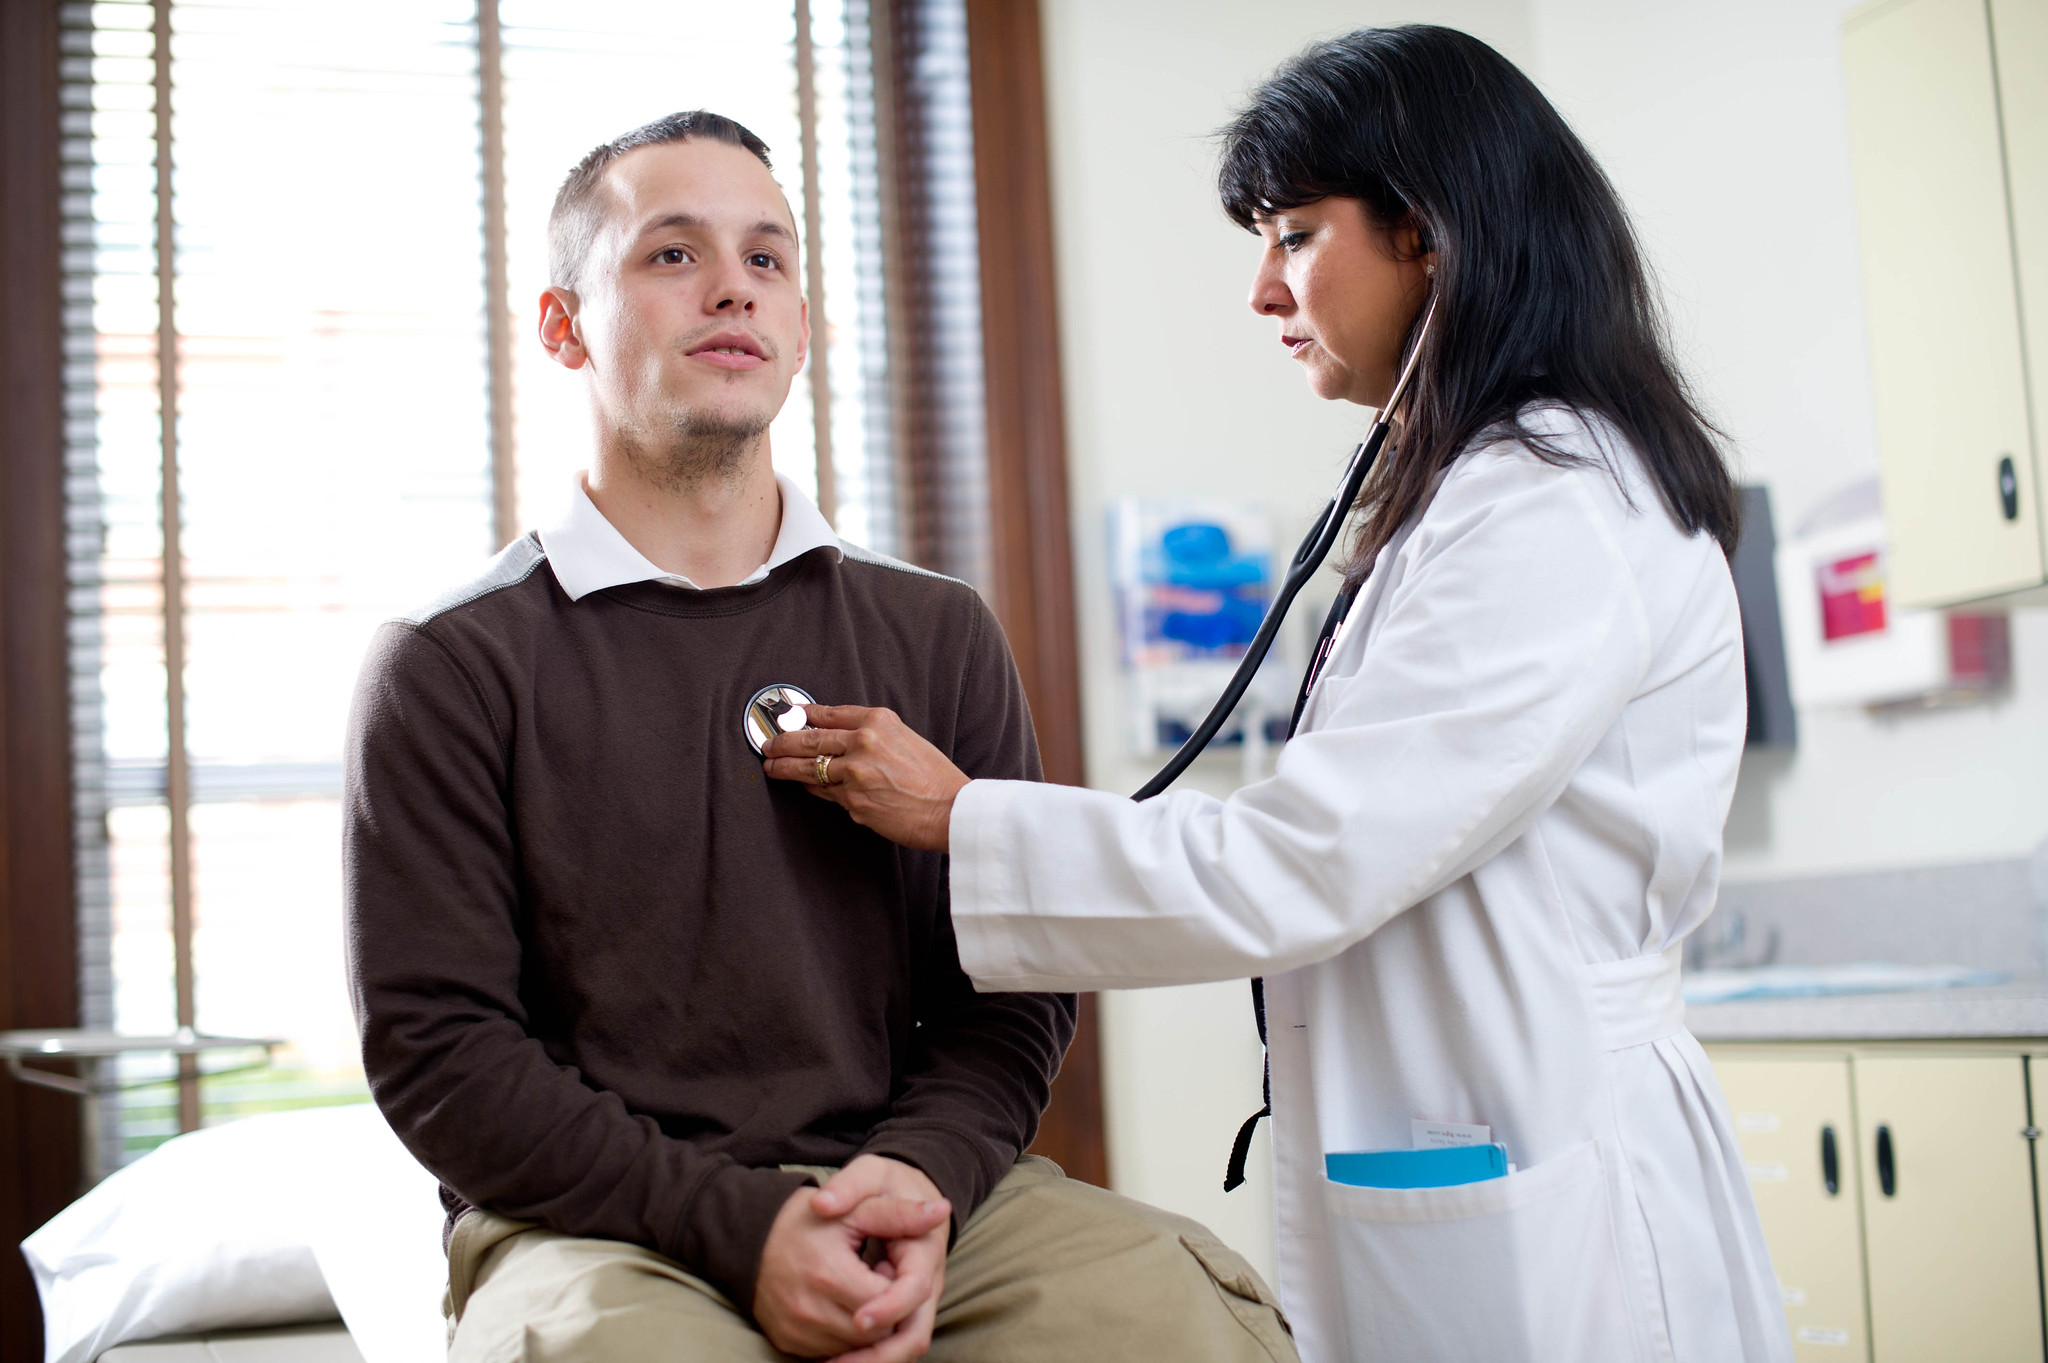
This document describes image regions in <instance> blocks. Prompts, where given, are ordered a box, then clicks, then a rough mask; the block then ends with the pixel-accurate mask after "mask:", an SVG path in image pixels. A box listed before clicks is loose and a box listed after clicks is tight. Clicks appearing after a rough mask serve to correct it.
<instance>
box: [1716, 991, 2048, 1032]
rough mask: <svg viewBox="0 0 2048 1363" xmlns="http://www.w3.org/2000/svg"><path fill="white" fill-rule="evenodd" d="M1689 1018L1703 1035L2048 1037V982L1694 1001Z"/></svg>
mask: <svg viewBox="0 0 2048 1363" xmlns="http://www.w3.org/2000/svg"><path fill="white" fill-rule="evenodd" d="M1685 1025H1686V1027H1687V1029H1688V1030H1690V1031H1691V1032H1692V1034H1693V1035H1694V1036H1696V1037H1698V1038H1699V1039H1700V1040H1701V1041H1881V1040H1936V1039H1944V1038H1971V1037H1977V1038H1990V1037H2004V1038H2011V1037H2042V1038H2048V982H2044V981H2041V980H2016V981H2012V982H2010V983H2006V984H1993V985H1979V986H1975V987H1968V988H1959V989H1926V990H1912V991H1904V992H1900V993H1893V994H1835V995H1830V996H1822V997H1818V998H1799V999H1738V1000H1734V1001H1732V1002H1729V1003H1712V1004H1688V1005H1687V1006H1686V1010H1685Z"/></svg>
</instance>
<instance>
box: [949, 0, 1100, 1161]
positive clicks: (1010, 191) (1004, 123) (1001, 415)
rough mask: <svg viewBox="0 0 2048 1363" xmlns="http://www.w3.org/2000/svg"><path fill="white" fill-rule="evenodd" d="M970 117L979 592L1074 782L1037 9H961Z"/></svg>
mask: <svg viewBox="0 0 2048 1363" xmlns="http://www.w3.org/2000/svg"><path fill="white" fill-rule="evenodd" d="M966 10H967V63H968V73H969V83H970V85H971V87H972V91H973V95H972V98H973V109H974V194H975V221H976V226H977V231H978V233H979V236H980V247H981V326H982V355H983V359H982V370H983V376H984V377H983V391H984V402H985V403H986V405H987V413H988V517H989V559H990V575H991V581H990V584H989V587H990V591H989V595H990V598H991V603H992V605H993V607H994V609H995V612H996V618H997V619H999V620H1001V621H1002V623H1003V630H1004V632H1005V633H1006V634H1008V635H1009V638H1010V650H1011V652H1012V653H1013V654H1015V656H1016V659H1017V668H1018V671H1019V672H1021V673H1022V674H1023V678H1024V692H1025V695H1026V696H1027V697H1028V698H1029V700H1030V702H1031V714H1032V719H1033V721H1034V722H1035V724H1036V726H1037V729H1038V747H1039V752H1040V754H1041V756H1042V757H1043V760H1044V763H1045V779H1046V780H1048V781H1054V782H1058V783H1059V784H1061V785H1072V786H1078V785H1081V784H1083V783H1084V769H1083V766H1082V755H1081V670H1080V651H1079V646H1078V644H1077V642H1076V630H1075V622H1074V555H1073V549H1072V544H1071V540H1070V535H1069V530H1068V514H1069V513H1068V503H1067V445H1066V405H1065V398H1064V394H1063V393H1062V390H1061V385H1060V344H1059V307H1058V276H1057V274H1056V272H1055V262H1054V258H1053V226H1052V173H1051V169H1052V168H1051V163H1050V156H1049V150H1048V146H1047V137H1046V121H1045V69H1044V59H1043V52H1042V39H1041V33H1040V27H1039V9H1038V0H966ZM1032 1148H1033V1149H1034V1150H1036V1151H1038V1152H1039V1153H1042V1154H1045V1155H1048V1156H1050V1157H1051V1158H1053V1159H1054V1160H1057V1161H1058V1162H1059V1163H1060V1164H1061V1166H1062V1167H1064V1168H1065V1169H1066V1171H1067V1172H1068V1173H1069V1174H1071V1175H1073V1176H1074V1177H1076V1178H1081V1179H1085V1180H1087V1181H1088V1182H1090V1183H1096V1184H1107V1182H1108V1177H1109V1168H1108V1158H1107V1152H1106V1149H1105V1145H1104V1140H1103V1127H1102V1062H1101V1046H1100V1042H1099V1040H1098V1036H1097V1026H1096V1009H1095V999H1094V996H1093V995H1084V996H1083V997H1082V1000H1081V1025H1080V1028H1079V1030H1078V1031H1077V1032H1076V1034H1075V1036H1074V1044H1073V1046H1072V1048H1071V1049H1069V1051H1068V1052H1067V1060H1066V1065H1065V1067H1064V1068H1063V1069H1062V1070H1061V1071H1060V1076H1059V1079H1058V1081H1057V1082H1056V1083H1055V1084H1054V1086H1053V1101H1052V1106H1051V1107H1050V1108H1049V1109H1047V1111H1046V1114H1045V1122H1044V1125H1043V1127H1042V1128H1041V1129H1040V1132H1039V1137H1038V1141H1037V1143H1036V1144H1035V1145H1034V1146H1033V1147H1032Z"/></svg>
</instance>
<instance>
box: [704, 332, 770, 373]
mask: <svg viewBox="0 0 2048 1363" xmlns="http://www.w3.org/2000/svg"><path fill="white" fill-rule="evenodd" d="M685 353H687V354H688V355H689V357H690V358H691V359H693V360H702V361H704V362H705V363H706V364H709V365H714V366H716V367H717V368H720V369H759V368H760V367H761V366H762V365H764V364H766V363H768V356H767V354H766V347H764V346H763V345H762V344H761V343H760V342H759V341H757V340H755V339H754V338H753V337H751V336H748V335H745V334H744V333H742V332H737V331H721V332H719V333H718V334H716V335H714V336H706V337H705V338H704V339H703V340H701V341H699V342H698V343H697V344H695V345H693V346H691V347H690V349H689V350H688V351H687V352H685Z"/></svg>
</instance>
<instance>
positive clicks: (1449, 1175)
mask: <svg viewBox="0 0 2048 1363" xmlns="http://www.w3.org/2000/svg"><path fill="white" fill-rule="evenodd" d="M1323 1172H1324V1173H1325V1174H1327V1175H1328V1176H1329V1179H1330V1182H1332V1183H1348V1184H1350V1185H1352V1186H1353V1187H1356V1188H1449V1187H1454V1186H1455V1185H1457V1184H1460V1183H1480V1182H1483V1181H1485V1180H1486V1179H1489V1178H1506V1177H1507V1173H1508V1148H1507V1147H1506V1146H1505V1145H1500V1144H1498V1143H1496V1144H1493V1145H1453V1146H1445V1147H1441V1148H1438V1149H1433V1150H1349V1151H1340V1152H1338V1153H1336V1154H1331V1155H1324V1156H1323Z"/></svg>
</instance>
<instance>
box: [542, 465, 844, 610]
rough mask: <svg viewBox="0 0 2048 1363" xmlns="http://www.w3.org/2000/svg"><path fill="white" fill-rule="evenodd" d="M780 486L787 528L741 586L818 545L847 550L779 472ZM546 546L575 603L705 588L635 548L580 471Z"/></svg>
mask: <svg viewBox="0 0 2048 1363" xmlns="http://www.w3.org/2000/svg"><path fill="white" fill-rule="evenodd" d="M775 486H776V487H777V488H778V489H780V490H781V492H782V526H781V528H780V529H779V530H777V531H776V534H775V547H774V548H773V549H772V550H770V551H769V553H768V561H767V562H766V563H764V564H762V565H761V566H760V567H758V568H756V569H755V570H754V571H753V572H751V573H749V574H747V576H746V577H744V578H742V579H741V580H740V581H739V582H738V583H737V584H735V585H737V586H741V587H747V586H752V585H753V584H754V583H756V582H760V581H763V580H764V579H766V578H767V576H768V574H770V573H772V572H774V571H775V570H776V569H777V568H780V567H781V566H782V565H783V564H785V563H787V562H789V561H790V560H791V559H793V558H797V557H799V556H800V555H803V554H808V553H809V552H811V550H813V549H830V550H831V551H832V554H833V556H834V557H835V558H836V557H838V556H839V555H840V553H841V552H842V550H841V546H840V543H839V536H837V535H835V534H833V533H832V526H831V523H830V522H828V521H827V520H826V519H825V517H824V515H823V514H822V513H821V512H820V511H819V510H818V508H817V505H816V504H815V503H814V502H812V501H811V499H810V498H809V497H806V496H804V494H803V492H802V491H801V490H799V489H798V487H797V485H796V484H795V483H792V482H790V481H789V479H787V478H785V477H783V476H782V475H781V474H779V473H778V474H776V475H775ZM540 545H541V548H542V549H544V550H545V551H547V556H548V566H550V567H551V568H553V569H554V570H555V581H557V582H559V583H561V584H562V590H563V591H564V592H567V593H568V595H569V599H570V600H571V601H580V600H582V599H583V598H584V597H586V596H588V595H590V593H592V592H601V591H603V590H604V589H605V588H607V587H618V586H622V585H624V584H626V583H628V582H659V583H662V584H664V585H665V586H670V587H687V588H689V589H690V590H691V591H701V590H703V589H702V588H700V587H699V586H698V585H697V584H696V583H694V582H692V581H690V579H689V578H687V577H683V576H681V575H680V574H677V573H671V572H666V571H664V570H662V569H660V568H657V567H655V566H654V564H653V563H651V562H649V561H648V558H647V556H646V555H645V554H643V553H641V552H640V551H639V550H638V549H635V548H634V547H633V546H632V544H630V543H629V542H628V541H627V539H626V537H625V536H624V535H622V534H620V533H619V529H618V527H617V526H615V525H613V524H612V523H611V522H610V521H608V520H606V519H605V517H604V513H603V512H602V511H599V510H598V509H597V504H596V503H595V502H593V501H591V500H590V493H589V492H588V491H586V490H585V489H584V486H583V475H582V474H580V473H579V474H577V475H576V491H575V495H574V496H572V497H570V499H569V509H568V511H567V512H566V513H565V514H564V515H563V517H562V519H561V520H560V521H558V522H556V523H555V524H554V525H553V526H551V527H550V528H548V529H546V530H543V531H541V532H540Z"/></svg>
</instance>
